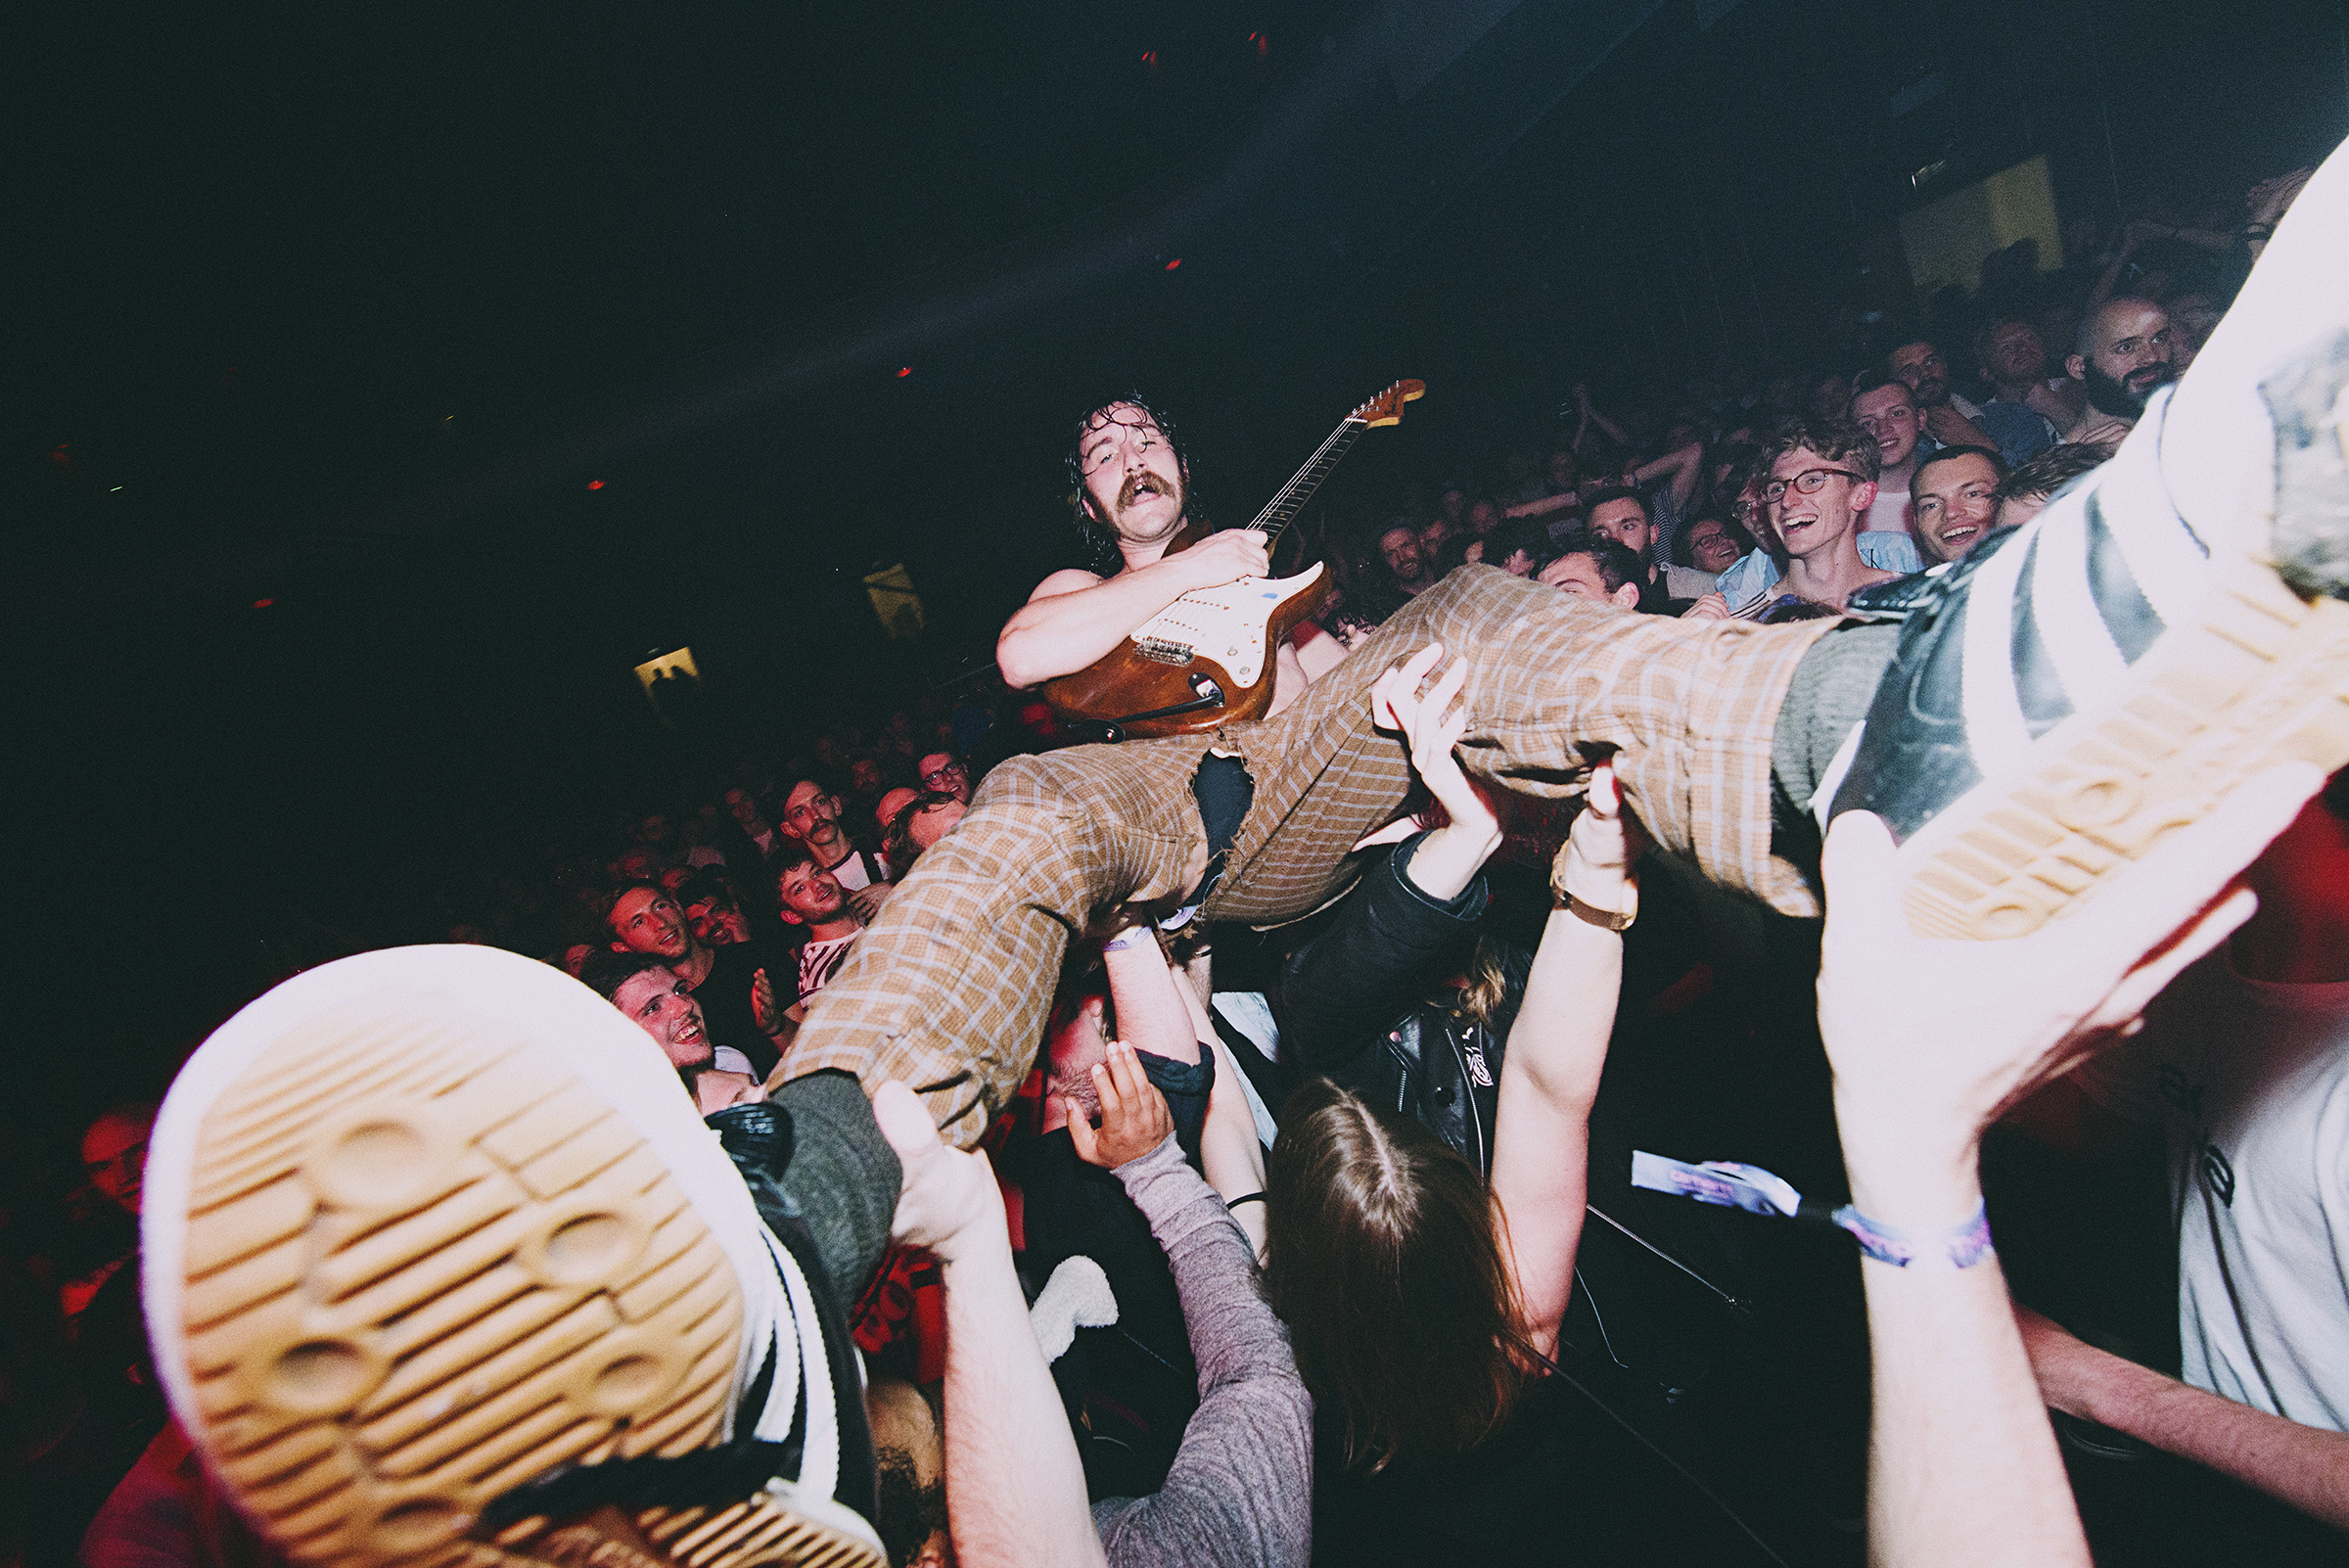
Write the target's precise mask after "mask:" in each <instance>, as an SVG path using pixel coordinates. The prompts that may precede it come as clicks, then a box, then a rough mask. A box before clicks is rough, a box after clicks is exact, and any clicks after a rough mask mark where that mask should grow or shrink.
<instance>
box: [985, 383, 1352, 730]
mask: <svg viewBox="0 0 2349 1568" xmlns="http://www.w3.org/2000/svg"><path fill="white" fill-rule="evenodd" d="M1069 470H1070V478H1071V479H1072V480H1073V481H1074V482H1075V483H1076V485H1077V491H1078V499H1077V509H1078V514H1079V520H1080V523H1081V525H1082V527H1084V528H1086V529H1087V530H1101V531H1103V532H1106V533H1107V534H1108V535H1109V539H1110V542H1111V543H1112V544H1113V545H1114V546H1115V548H1116V550H1117V554H1118V568H1117V570H1116V571H1115V572H1113V573H1111V574H1110V575H1108V576H1102V575H1101V574H1100V573H1098V572H1090V571H1086V570H1084V569H1082V568H1070V569H1069V570H1067V571H1062V572H1055V573H1053V574H1052V575H1051V576H1048V577H1046V578H1044V580H1043V581H1041V582H1039V583H1037V584H1036V591H1035V592H1034V593H1032V594H1030V595H1029V596H1028V603H1027V604H1026V605H1024V606H1022V607H1021V609H1020V611H1019V613H1018V614H1016V615H1014V616H1013V617H1012V618H1011V619H1010V620H1009V621H1008V622H1006V623H1004V625H1003V630H1002V632H1001V633H1000V634H999V635H998V636H997V637H996V639H995V668H996V669H999V670H1000V671H1001V672H1002V675H1003V680H1004V683H1005V684H1007V685H1009V686H1011V687H1012V688H1013V689H1015V690H1023V691H1024V690H1027V689H1029V688H1031V687H1034V686H1040V685H1042V684H1043V683H1044V682H1045V681H1047V680H1050V679H1052V678H1054V677H1055V676H1058V675H1073V674H1075V673H1076V672H1077V671H1078V670H1080V669H1085V668H1086V667H1088V666H1090V665H1092V664H1094V663H1096V662H1097V661H1099V660H1100V659H1102V658H1103V657H1104V656H1106V655H1107V654H1108V653H1109V652H1110V651H1111V650H1112V649H1114V648H1116V647H1117V646H1118V645H1119V644H1120V643H1122V642H1124V641H1125V640H1126V639H1127V637H1128V636H1129V635H1131V633H1132V631H1133V628H1134V627H1136V626H1138V625H1140V624H1141V623H1143V622H1145V621H1147V620H1149V619H1150V618H1151V617H1152V616H1154V615H1157V614H1158V613H1159V612H1160V611H1161V610H1164V609H1165V608H1166V607H1167V606H1169V605H1171V604H1173V603H1174V601H1175V600H1176V599H1179V598H1181V597H1182V596H1183V595H1184V594H1186V593H1188V592H1190V591H1191V590H1192V589H1193V588H1214V587H1220V586H1221V585H1222V584H1223V583H1226V582H1234V581H1237V580H1238V579H1239V578H1241V577H1261V576H1268V575H1269V574H1270V572H1271V562H1270V559H1269V557H1268V556H1267V553H1266V536H1265V535H1264V534H1262V533H1259V532H1257V531H1255V530H1251V529H1227V530H1224V531H1222V532H1221V533H1212V534H1210V535H1208V536H1207V537H1206V538H1204V539H1202V540H1200V541H1199V542H1198V543H1197V544H1194V545H1192V546H1191V547H1190V548H1189V549H1186V550H1182V551H1178V552H1177V553H1175V554H1173V555H1169V554H1168V553H1167V546H1168V545H1170V544H1172V543H1173V542H1174V535H1175V534H1177V533H1179V532H1181V531H1182V529H1183V526H1184V525H1185V524H1186V523H1187V522H1189V520H1190V519H1189V516H1188V513H1189V507H1190V480H1191V471H1190V464H1189V462H1188V461H1187V460H1186V459H1185V458H1184V457H1183V456H1182V454H1181V453H1180V452H1178V451H1177V450H1175V447H1174V439H1173V438H1171V437H1170V436H1169V435H1168V434H1167V431H1166V426H1165V421H1163V420H1162V419H1161V418H1160V417H1159V416H1158V414H1157V413H1155V412H1154V411H1153V410H1152V409H1150V408H1149V407H1148V406H1147V405H1146V404H1144V403H1141V402H1139V401H1135V400H1130V399H1128V400H1124V401H1119V402H1112V403H1105V404H1103V405H1102V406H1100V407H1099V408H1096V409H1094V410H1093V411H1092V412H1091V413H1089V414H1087V415H1085V416H1084V418H1082V420H1079V421H1078V424H1077V443H1076V447H1075V449H1074V450H1073V451H1072V452H1071V454H1070V460H1069ZM1296 635H1297V637H1298V638H1302V639H1303V641H1302V642H1297V641H1295V640H1294V639H1292V640H1291V641H1289V642H1284V643H1282V644H1281V646H1280V649H1279V652H1278V657H1277V660H1276V663H1275V667H1274V674H1273V688H1272V712H1273V713H1279V712H1280V711H1281V709H1283V708H1285V707H1287V706H1288V705H1289V703H1291V702H1292V701H1294V700H1295V699H1296V696H1297V694H1298V693H1299V692H1301V691H1303V690H1304V689H1305V687H1306V684H1307V683H1308V682H1309V681H1311V680H1313V678H1314V677H1315V676H1317V675H1318V674H1320V673H1321V671H1322V670H1324V669H1329V668H1330V667H1331V666H1333V665H1335V664H1336V663H1337V662H1338V661H1339V660H1340V659H1343V658H1344V657H1345V656H1346V650H1345V649H1344V648H1343V647H1341V646H1340V645H1339V644H1338V642H1337V640H1336V639H1335V638H1333V637H1331V636H1329V635H1328V634H1327V633H1325V632H1322V631H1321V630H1320V628H1319V627H1317V626H1313V624H1312V623H1310V622H1309V623H1306V624H1305V625H1303V626H1301V627H1300V628H1299V630H1298V632H1297V634H1296Z"/></svg>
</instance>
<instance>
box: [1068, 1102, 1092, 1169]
mask: <svg viewBox="0 0 2349 1568" xmlns="http://www.w3.org/2000/svg"><path fill="white" fill-rule="evenodd" d="M1060 1103H1061V1107H1062V1109H1064V1110H1066V1111H1067V1112H1068V1113H1069V1141H1070V1142H1071V1143H1074V1144H1075V1145H1077V1158H1079V1159H1080V1160H1082V1161H1083V1162H1084V1163H1085V1164H1087V1165H1091V1164H1092V1163H1093V1155H1094V1153H1095V1152H1096V1151H1098V1150H1099V1148H1100V1146H1101V1137H1100V1134H1099V1133H1097V1132H1095V1131H1094V1130H1093V1124H1092V1123H1091V1122H1090V1121H1088V1120H1086V1118H1085V1114H1084V1107H1083V1106H1082V1105H1080V1104H1078V1103H1077V1099H1076V1096H1074V1095H1065V1094H1064V1095H1063V1096H1061V1101H1060Z"/></svg>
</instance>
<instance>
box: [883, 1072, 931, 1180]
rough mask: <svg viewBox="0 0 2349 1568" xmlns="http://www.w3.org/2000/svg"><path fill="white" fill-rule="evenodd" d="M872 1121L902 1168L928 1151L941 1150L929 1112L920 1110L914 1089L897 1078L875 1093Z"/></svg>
mask: <svg viewBox="0 0 2349 1568" xmlns="http://www.w3.org/2000/svg"><path fill="white" fill-rule="evenodd" d="M873 1120H874V1122H876V1123H877V1124H879V1126H880V1128H881V1135H882V1136H883V1137H885V1138H887V1139H888V1140H889V1146H890V1147H891V1148H892V1149H894V1150H895V1151H896V1152H897V1156H898V1163H899V1164H901V1165H905V1166H911V1165H912V1164H913V1162H914V1161H916V1160H918V1159H920V1158H921V1157H922V1156H923V1155H924V1154H925V1153H927V1152H928V1151H930V1150H932V1149H936V1148H939V1147H942V1145H941V1144H940V1143H939V1141H938V1128H937V1125H936V1124H934V1123H933V1122H932V1121H931V1120H930V1113H929V1112H928V1111H925V1110H923V1109H922V1102H921V1101H920V1100H919V1099H917V1098H915V1096H914V1092H913V1090H911V1089H909V1088H907V1087H906V1086H905V1085H904V1084H900V1083H898V1081H897V1080H896V1079H891V1080H890V1081H889V1082H888V1083H886V1084H882V1085H881V1087H880V1088H879V1089H877V1090H875V1091H874V1093H873Z"/></svg>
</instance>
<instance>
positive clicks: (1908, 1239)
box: [1632, 1149, 1992, 1268]
mask: <svg viewBox="0 0 2349 1568" xmlns="http://www.w3.org/2000/svg"><path fill="white" fill-rule="evenodd" d="M1632 1185H1633V1186H1635V1187H1645V1188H1646V1189H1647V1190H1649V1191H1650V1192H1670V1193H1677V1194H1678V1195H1680V1196H1681V1197H1683V1198H1694V1199H1695V1200H1696V1201H1697V1202H1699V1203H1710V1204H1717V1205H1719V1206H1720V1207H1722V1208H1725V1209H1743V1210H1745V1211H1746V1212H1747V1213H1748V1214H1759V1215H1777V1216H1781V1217H1783V1218H1785V1219H1789V1220H1807V1221H1811V1222H1814V1223H1818V1224H1828V1225H1833V1226H1835V1227H1836V1228H1837V1229H1839V1230H1848V1231H1850V1232H1851V1233H1852V1235H1853V1236H1854V1237H1855V1238H1856V1239H1857V1240H1858V1241H1859V1243H1860V1250H1861V1251H1862V1252H1864V1253H1865V1254H1867V1256H1869V1257H1870V1258H1873V1259H1875V1260H1876V1261H1877V1262H1878V1263H1888V1264H1891V1265H1892V1266H1893V1267H1894V1268H1909V1267H1910V1266H1911V1265H1912V1264H1913V1265H1921V1266H1923V1267H1925V1268H1938V1267H1942V1266H1944V1265H1946V1266H1947V1267H1949V1268H1973V1267H1974V1265H1976V1264H1978V1263H1980V1262H1981V1261H1982V1260H1983V1259H1985V1258H1987V1257H1989V1256H1990V1254H1991V1251H1992V1248H1991V1240H1990V1215H1989V1213H1988V1211H1987V1210H1986V1209H1984V1208H1983V1207H1982V1206H1981V1205H1979V1204H1977V1205H1975V1208H1974V1213H1973V1215H1972V1217H1971V1218H1970V1219H1968V1220H1966V1221H1964V1222H1961V1223H1958V1224H1955V1225H1952V1226H1950V1227H1949V1228H1948V1229H1946V1230H1923V1231H1917V1230H1904V1229H1902V1228H1901V1227H1900V1226H1898V1225H1889V1224H1886V1223H1884V1222H1882V1221H1880V1220H1870V1219H1869V1218H1868V1217H1867V1216H1865V1215H1864V1214H1862V1213H1861V1212H1860V1211H1859V1210H1857V1209H1855V1208H1853V1207H1852V1206H1851V1205H1850V1204H1848V1203H1847V1204H1845V1205H1844V1206H1843V1207H1842V1208H1840V1209H1829V1208H1827V1207H1826V1206H1825V1205H1824V1204H1820V1203H1817V1202H1812V1201H1809V1200H1806V1199H1805V1198H1804V1197H1803V1195H1802V1194H1801V1193H1799V1192H1797V1191H1795V1189H1794V1186H1793V1184H1792V1183H1790V1182H1788V1181H1787V1180H1786V1179H1785V1178H1784V1177H1782V1176H1773V1175H1772V1174H1771V1173H1770V1172H1768V1171H1765V1170H1763V1169H1762V1168H1761V1167H1760V1166H1756V1165H1744V1164H1740V1163H1739V1162H1737V1161H1735V1160H1707V1161H1705V1162H1704V1163H1703V1164H1701V1165H1689V1164H1687V1163H1685V1162H1683V1161H1680V1160H1674V1159H1670V1158H1668V1157H1666V1156H1664V1155H1661V1154H1650V1153H1648V1152H1647V1151H1646V1150H1645V1149H1635V1150H1633V1151H1632Z"/></svg>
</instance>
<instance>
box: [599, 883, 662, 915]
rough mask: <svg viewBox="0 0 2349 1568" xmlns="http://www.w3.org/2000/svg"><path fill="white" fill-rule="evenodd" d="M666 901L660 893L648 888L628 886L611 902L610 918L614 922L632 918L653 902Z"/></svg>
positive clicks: (649, 906)
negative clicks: (626, 889) (628, 887)
mask: <svg viewBox="0 0 2349 1568" xmlns="http://www.w3.org/2000/svg"><path fill="white" fill-rule="evenodd" d="M667 901H668V900H667V899H664V898H663V897H662V895H660V894H658V893H655V892H654V891H653V890H652V889H650V888H630V889H629V890H628V891H627V892H625V893H623V894H622V895H621V896H620V898H619V899H617V900H616V901H615V902H614V903H613V905H612V919H613V921H614V922H615V923H618V922H620V921H622V920H633V919H634V918H635V917H636V916H638V915H640V914H642V913H644V911H645V910H647V909H649V908H651V907H652V906H653V905H654V904H656V903H664V902H667Z"/></svg>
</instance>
